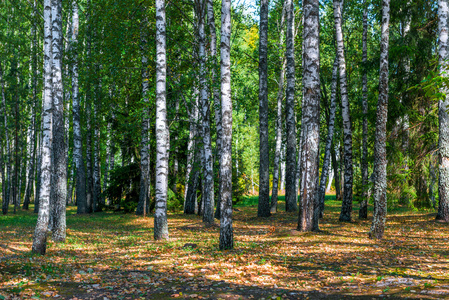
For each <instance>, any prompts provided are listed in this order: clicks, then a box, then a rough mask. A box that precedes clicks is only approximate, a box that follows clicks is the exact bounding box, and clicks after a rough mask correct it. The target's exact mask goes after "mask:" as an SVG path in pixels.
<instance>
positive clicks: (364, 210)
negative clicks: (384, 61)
mask: <svg viewBox="0 0 449 300" xmlns="http://www.w3.org/2000/svg"><path fill="white" fill-rule="evenodd" d="M363 6H364V10H363V36H362V40H363V42H362V43H363V54H362V68H363V75H362V110H363V125H362V126H363V129H362V130H363V133H362V135H363V141H362V202H361V203H360V209H359V219H367V218H368V200H369V199H368V70H367V62H368V5H367V3H366V0H364V1H363Z"/></svg>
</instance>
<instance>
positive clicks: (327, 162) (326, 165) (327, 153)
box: [318, 58, 338, 218]
mask: <svg viewBox="0 0 449 300" xmlns="http://www.w3.org/2000/svg"><path fill="white" fill-rule="evenodd" d="M337 84H338V60H337V58H335V61H334V65H333V67H332V81H331V103H330V110H329V111H330V113H329V123H328V124H327V138H326V146H325V149H324V159H323V166H322V171H321V180H320V187H319V190H318V202H319V205H320V212H319V215H320V218H322V217H323V214H324V200H325V197H326V181H327V178H328V175H329V170H330V169H331V147H332V139H333V138H334V125H335V112H336V110H337ZM329 181H332V178H329Z"/></svg>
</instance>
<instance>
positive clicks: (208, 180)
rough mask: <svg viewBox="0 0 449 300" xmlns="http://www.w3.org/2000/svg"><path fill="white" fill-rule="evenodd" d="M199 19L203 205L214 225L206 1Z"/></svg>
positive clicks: (201, 1) (202, 0)
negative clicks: (205, 26)
mask: <svg viewBox="0 0 449 300" xmlns="http://www.w3.org/2000/svg"><path fill="white" fill-rule="evenodd" d="M196 11H197V13H196V14H197V18H198V37H199V39H198V46H199V49H198V54H199V60H200V66H199V67H200V99H201V116H202V130H201V132H202V136H203V140H202V142H203V149H202V150H203V180H202V185H203V194H202V197H201V198H202V201H201V202H202V205H203V207H204V210H203V222H204V223H206V224H209V225H210V224H213V223H214V170H213V156H212V141H211V136H210V103H209V93H208V88H207V78H206V75H207V74H206V71H207V70H206V33H205V31H204V23H205V20H206V2H205V0H198V1H197V9H196Z"/></svg>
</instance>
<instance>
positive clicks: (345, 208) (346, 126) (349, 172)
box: [334, 0, 353, 222]
mask: <svg viewBox="0 0 449 300" xmlns="http://www.w3.org/2000/svg"><path fill="white" fill-rule="evenodd" d="M341 11H342V5H341V3H340V1H338V0H335V1H334V19H335V31H336V34H335V36H336V40H337V56H338V64H339V73H340V74H339V75H340V93H341V104H342V116H343V136H344V150H345V151H344V163H345V175H344V189H343V203H342V206H341V213H340V221H343V222H350V221H351V212H352V182H353V166H352V124H351V113H350V108H349V99H348V92H347V78H346V77H347V76H346V60H345V46H344V39H343V30H342V19H341Z"/></svg>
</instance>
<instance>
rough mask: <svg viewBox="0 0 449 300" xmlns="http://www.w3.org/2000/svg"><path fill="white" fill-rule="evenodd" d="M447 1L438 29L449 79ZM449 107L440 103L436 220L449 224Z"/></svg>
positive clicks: (440, 7)
mask: <svg viewBox="0 0 449 300" xmlns="http://www.w3.org/2000/svg"><path fill="white" fill-rule="evenodd" d="M448 4H449V3H448V1H447V0H439V1H438V17H439V22H438V29H439V42H438V44H439V45H438V46H439V50H438V52H439V53H438V54H439V61H440V62H439V63H440V72H441V74H440V76H443V77H447V74H445V73H446V72H447V68H448V64H447V59H448V30H449V28H448V18H449V5H448ZM442 92H443V93H445V94H447V93H448V90H447V89H444V90H443V91H442ZM448 105H449V97H448V96H446V97H445V99H444V100H440V102H439V113H438V117H439V133H440V134H439V140H438V147H439V170H438V171H439V178H438V196H439V204H438V214H437V217H436V219H437V220H441V221H444V222H449V113H448V112H447V106H448Z"/></svg>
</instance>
